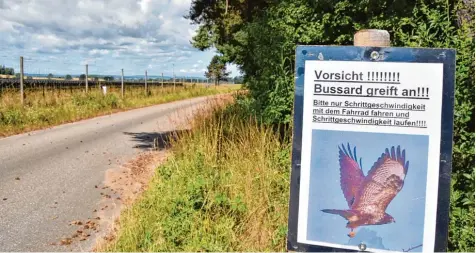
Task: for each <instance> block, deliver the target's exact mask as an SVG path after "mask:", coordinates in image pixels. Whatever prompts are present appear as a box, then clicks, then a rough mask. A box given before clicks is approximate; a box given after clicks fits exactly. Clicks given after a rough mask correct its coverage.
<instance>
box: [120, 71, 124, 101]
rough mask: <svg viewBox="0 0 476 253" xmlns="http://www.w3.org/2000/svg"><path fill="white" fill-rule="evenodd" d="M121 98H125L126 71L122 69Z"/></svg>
mask: <svg viewBox="0 0 476 253" xmlns="http://www.w3.org/2000/svg"><path fill="white" fill-rule="evenodd" d="M121 96H122V98H124V69H121Z"/></svg>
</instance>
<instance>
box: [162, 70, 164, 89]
mask: <svg viewBox="0 0 476 253" xmlns="http://www.w3.org/2000/svg"><path fill="white" fill-rule="evenodd" d="M162 89H164V72H162Z"/></svg>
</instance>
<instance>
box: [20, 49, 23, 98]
mask: <svg viewBox="0 0 476 253" xmlns="http://www.w3.org/2000/svg"><path fill="white" fill-rule="evenodd" d="M20 96H21V104H22V105H23V103H24V101H23V98H24V94H23V56H20Z"/></svg>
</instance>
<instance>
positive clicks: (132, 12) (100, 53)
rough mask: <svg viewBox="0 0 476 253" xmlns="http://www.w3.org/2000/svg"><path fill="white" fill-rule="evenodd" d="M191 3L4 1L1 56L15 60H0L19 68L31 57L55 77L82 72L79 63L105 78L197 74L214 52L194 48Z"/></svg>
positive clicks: (1, 1)
mask: <svg viewBox="0 0 476 253" xmlns="http://www.w3.org/2000/svg"><path fill="white" fill-rule="evenodd" d="M190 1H191V0H171V1H159V0H155V1H153V0H71V1H56V0H29V1H20V0H0V33H1V36H0V52H2V53H1V54H2V55H3V54H5V55H8V56H13V57H4V58H1V56H0V60H1V61H2V63H5V64H10V65H12V66H17V65H18V64H17V62H16V61H17V59H18V57H19V56H21V55H23V56H25V57H30V58H31V59H32V60H31V61H30V62H28V64H30V65H29V66H30V69H35V68H37V69H41V68H48V69H50V70H54V71H55V72H57V73H65V72H68V73H69V72H71V73H72V72H75V71H83V69H84V66H81V65H78V64H79V63H81V64H83V63H86V62H89V63H91V62H92V61H93V59H94V61H95V62H96V63H95V64H96V65H95V66H91V68H92V69H91V71H97V72H100V73H104V74H112V73H115V72H117V71H118V70H120V69H121V68H124V69H125V70H126V69H128V72H132V73H133V72H137V73H142V72H143V71H144V70H145V69H146V68H149V69H150V68H151V67H152V69H151V70H154V71H155V68H156V67H158V66H160V67H161V68H162V69H160V70H159V69H157V70H156V71H160V72H164V73H167V71H170V72H172V71H173V69H172V67H171V65H172V63H175V69H184V70H187V71H191V70H196V69H198V68H199V67H200V65H197V64H196V63H198V64H202V63H203V62H209V61H210V59H211V57H212V56H213V55H214V52H213V51H205V52H201V51H199V50H197V49H195V48H193V47H192V46H191V45H190V40H191V39H192V36H193V35H194V34H195V32H196V29H197V27H196V26H194V25H191V24H190V21H188V20H186V19H184V18H183V16H184V15H185V14H186V13H187V12H188V9H189V7H190ZM51 55H55V56H58V57H59V58H60V59H61V60H58V61H55V60H56V59H50V60H49V61H48V66H46V65H45V63H44V59H48V57H49V56H51ZM5 61H6V62H5ZM161 64H165V65H161ZM25 69H27V68H25ZM39 71H40V70H39ZM186 73H189V74H192V73H193V72H186ZM197 73H198V71H197ZM167 74H169V73H167ZM199 74H200V75H202V73H199Z"/></svg>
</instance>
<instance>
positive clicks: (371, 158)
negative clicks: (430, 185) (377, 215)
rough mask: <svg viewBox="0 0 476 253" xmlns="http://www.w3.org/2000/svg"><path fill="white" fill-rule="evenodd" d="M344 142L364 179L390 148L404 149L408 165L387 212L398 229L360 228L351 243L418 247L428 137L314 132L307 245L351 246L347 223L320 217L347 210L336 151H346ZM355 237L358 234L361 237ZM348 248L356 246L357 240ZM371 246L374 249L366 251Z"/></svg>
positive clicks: (421, 229)
mask: <svg viewBox="0 0 476 253" xmlns="http://www.w3.org/2000/svg"><path fill="white" fill-rule="evenodd" d="M347 142H349V143H350V146H351V149H352V150H353V148H354V146H356V147H357V158H358V159H360V158H362V166H363V172H364V175H365V176H367V173H368V171H369V169H370V167H371V166H372V165H373V164H374V163H375V161H376V160H377V159H378V157H380V155H381V154H382V153H383V152H385V148H389V150H390V147H391V146H392V145H395V146H397V145H400V147H401V148H404V149H405V150H406V159H407V160H408V161H409V162H410V165H409V169H408V174H407V177H406V179H405V184H404V186H403V189H402V190H401V191H400V193H398V194H397V196H396V197H395V198H394V199H393V201H392V202H390V205H389V206H388V208H387V213H388V214H390V215H392V216H393V217H394V218H395V220H396V223H392V224H386V225H380V226H365V227H360V228H358V229H357V231H356V232H357V235H356V238H354V239H357V238H358V239H359V240H365V241H366V243H367V244H368V247H378V245H380V247H382V245H383V246H384V247H385V248H386V249H391V250H401V249H402V248H405V249H408V248H411V247H414V246H417V245H420V244H421V243H422V241H423V223H424V213H425V188H426V176H427V159H428V155H427V154H428V137H427V136H422V135H399V134H382V133H363V132H345V131H324V130H313V134H312V147H313V148H312V151H311V152H312V158H311V175H310V176H311V183H310V189H309V215H308V222H309V223H308V238H307V239H308V240H317V241H324V242H330V243H338V244H345V245H347V244H348V243H349V237H347V234H348V233H349V232H350V229H347V228H346V227H345V226H346V223H347V221H346V220H345V219H344V218H342V217H341V216H338V215H333V214H327V213H323V212H322V211H321V210H322V209H344V210H345V209H348V207H347V203H346V201H345V198H344V195H343V193H342V190H341V188H340V181H339V178H340V172H339V149H338V145H340V144H342V143H343V144H344V145H345V146H347ZM359 231H361V232H362V233H360V234H359ZM370 237H372V238H370ZM351 242H352V243H354V244H355V243H356V241H355V240H352V241H351ZM372 243H375V244H376V245H370V244H372ZM357 244H358V243H357ZM355 245H356V244H355ZM416 250H417V251H418V250H421V248H419V249H416Z"/></svg>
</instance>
